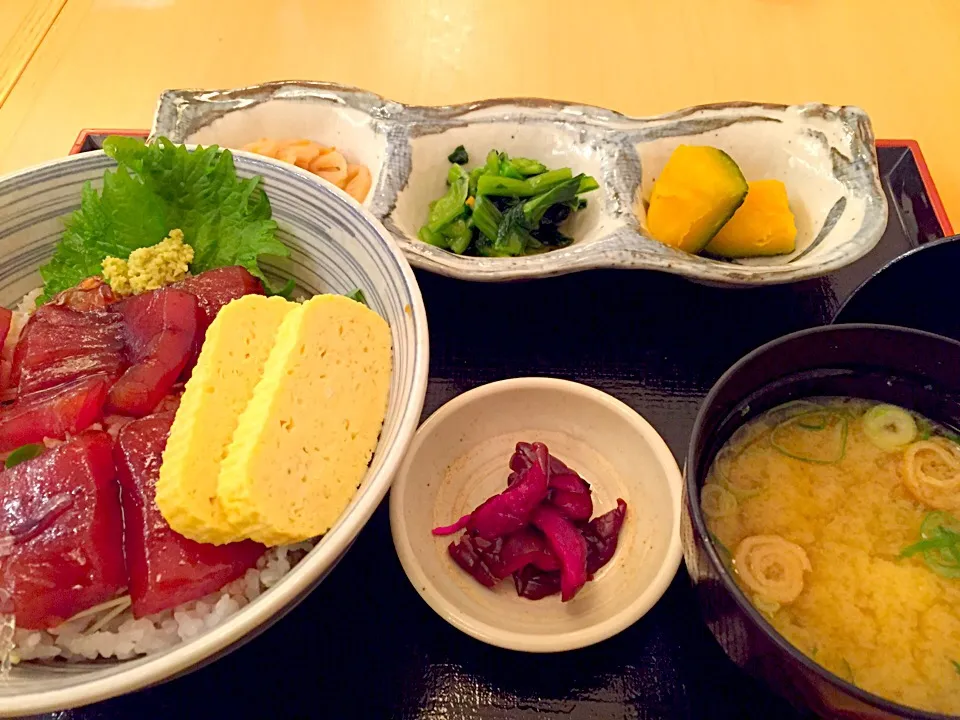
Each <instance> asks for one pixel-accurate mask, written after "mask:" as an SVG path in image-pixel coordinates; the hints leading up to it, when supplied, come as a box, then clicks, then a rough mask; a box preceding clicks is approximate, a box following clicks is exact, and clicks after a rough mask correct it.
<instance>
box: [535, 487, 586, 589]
mask: <svg viewBox="0 0 960 720" xmlns="http://www.w3.org/2000/svg"><path fill="white" fill-rule="evenodd" d="M530 520H531V521H532V522H533V524H534V525H535V526H536V527H538V528H539V529H540V530H541V531H542V532H543V534H544V536H545V537H546V540H547V545H548V546H549V548H550V549H551V550H552V551H553V554H554V555H556V557H557V560H559V561H560V598H561V600H563V601H564V602H566V601H568V600H572V599H573V596H574V595H576V594H577V591H578V590H580V588H582V587H583V586H584V585H586V583H587V543H586V541H585V540H584V539H583V535H581V534H580V530H579V529H578V528H577V527H576V526H575V525H574V524H573V523H571V522H570V521H569V520H568V519H567V518H565V517H564V516H563V515H562V514H561V513H560V511H559V510H557V509H555V508H553V507H550V506H549V505H541V506H540V507H538V508H537V509H536V510H534V511H533V514H532V515H531V516H530Z"/></svg>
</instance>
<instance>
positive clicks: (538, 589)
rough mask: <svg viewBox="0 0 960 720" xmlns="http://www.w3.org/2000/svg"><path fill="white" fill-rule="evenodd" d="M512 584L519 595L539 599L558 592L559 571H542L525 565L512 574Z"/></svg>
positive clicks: (529, 598)
mask: <svg viewBox="0 0 960 720" xmlns="http://www.w3.org/2000/svg"><path fill="white" fill-rule="evenodd" d="M513 584H514V587H516V588H517V595H519V596H520V597H524V598H527V599H528V600H540V599H541V598H545V597H549V596H550V595H556V594H557V593H558V592H560V573H558V572H544V571H543V570H539V569H537V568H535V567H534V566H533V565H527V566H526V567H525V568H523V569H522V570H518V571H517V572H515V573H514V574H513Z"/></svg>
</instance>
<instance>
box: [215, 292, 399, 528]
mask: <svg viewBox="0 0 960 720" xmlns="http://www.w3.org/2000/svg"><path fill="white" fill-rule="evenodd" d="M391 369H392V342H391V335H390V327H389V325H388V324H387V323H386V321H385V320H384V319H383V318H381V317H380V316H379V315H377V314H376V313H375V312H373V311H372V310H370V309H369V308H367V307H366V306H365V305H363V304H361V303H358V302H355V301H353V300H350V299H349V298H346V297H342V296H339V295H317V296H315V297H313V298H311V299H310V300H308V301H306V302H305V303H303V305H301V306H299V307H297V308H296V309H295V310H293V311H292V312H290V313H289V314H287V316H286V317H285V318H284V320H283V323H282V324H281V326H280V329H279V331H278V332H277V337H276V342H275V344H274V347H273V349H272V351H271V353H270V356H269V358H268V359H267V361H266V364H265V366H264V370H263V377H262V378H261V380H260V382H259V383H258V384H257V386H256V388H255V390H254V392H253V395H252V397H251V398H250V401H249V403H248V404H247V406H246V408H245V409H244V410H243V412H242V414H241V415H240V417H239V420H238V422H237V427H236V430H235V431H234V433H233V439H232V441H231V443H230V446H229V448H228V449H227V453H226V457H225V458H224V460H223V462H222V463H221V464H220V473H219V477H218V480H217V496H218V498H219V501H220V505H221V507H222V508H223V511H224V513H225V516H226V519H227V522H228V523H229V525H230V526H232V527H233V528H234V529H235V530H236V531H237V532H238V533H240V534H241V535H242V536H243V537H247V538H250V539H253V540H256V541H258V542H261V543H264V544H266V545H281V544H285V543H292V542H299V541H301V540H306V539H308V538H311V537H315V536H317V535H320V534H323V533H325V532H327V531H328V530H329V529H330V527H331V526H332V525H333V524H334V523H335V522H336V520H337V518H338V517H339V516H340V514H341V513H342V512H343V511H344V509H345V508H346V506H347V505H348V504H349V502H350V500H351V499H352V498H353V495H354V494H355V493H356V491H357V488H358V487H359V485H360V482H361V480H362V479H363V475H364V473H365V472H366V469H367V465H368V463H369V462H370V458H371V457H372V455H373V452H374V450H375V449H376V445H377V439H378V437H379V434H380V428H381V426H382V424H383V419H384V416H385V414H386V408H387V400H388V396H389V391H390V374H391Z"/></svg>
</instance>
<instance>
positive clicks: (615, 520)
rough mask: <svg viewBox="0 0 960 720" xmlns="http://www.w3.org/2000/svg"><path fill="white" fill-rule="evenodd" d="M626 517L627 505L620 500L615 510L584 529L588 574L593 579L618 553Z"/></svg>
mask: <svg viewBox="0 0 960 720" xmlns="http://www.w3.org/2000/svg"><path fill="white" fill-rule="evenodd" d="M626 515H627V503H625V502H624V501H623V500H621V499H619V498H618V499H617V507H616V508H615V509H614V510H611V511H610V512H608V513H605V514H603V515H601V516H600V517H596V518H594V519H593V520H591V521H590V522H589V523H588V524H587V526H586V527H585V528H584V529H583V539H584V540H585V541H586V543H587V574H588V575H589V576H590V577H591V578H592V577H593V575H594V573H596V572H597V570H599V569H600V568H602V567H603V566H604V565H606V564H607V563H608V562H610V559H611V558H612V557H613V554H614V553H615V552H616V551H617V541H618V540H619V539H620V529H621V528H622V527H623V519H624V518H625V517H626Z"/></svg>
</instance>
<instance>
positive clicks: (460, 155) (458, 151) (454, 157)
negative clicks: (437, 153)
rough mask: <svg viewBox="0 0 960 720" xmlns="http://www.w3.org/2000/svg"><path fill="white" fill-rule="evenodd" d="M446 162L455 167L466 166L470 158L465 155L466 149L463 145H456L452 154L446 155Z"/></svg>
mask: <svg viewBox="0 0 960 720" xmlns="http://www.w3.org/2000/svg"><path fill="white" fill-rule="evenodd" d="M447 160H449V161H450V162H452V163H456V164H457V165H466V164H467V163H468V162H470V156H469V155H467V149H466V148H465V147H464V146H463V145H457V147H456V148H454V150H453V152H452V153H450V154H449V155H447Z"/></svg>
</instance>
